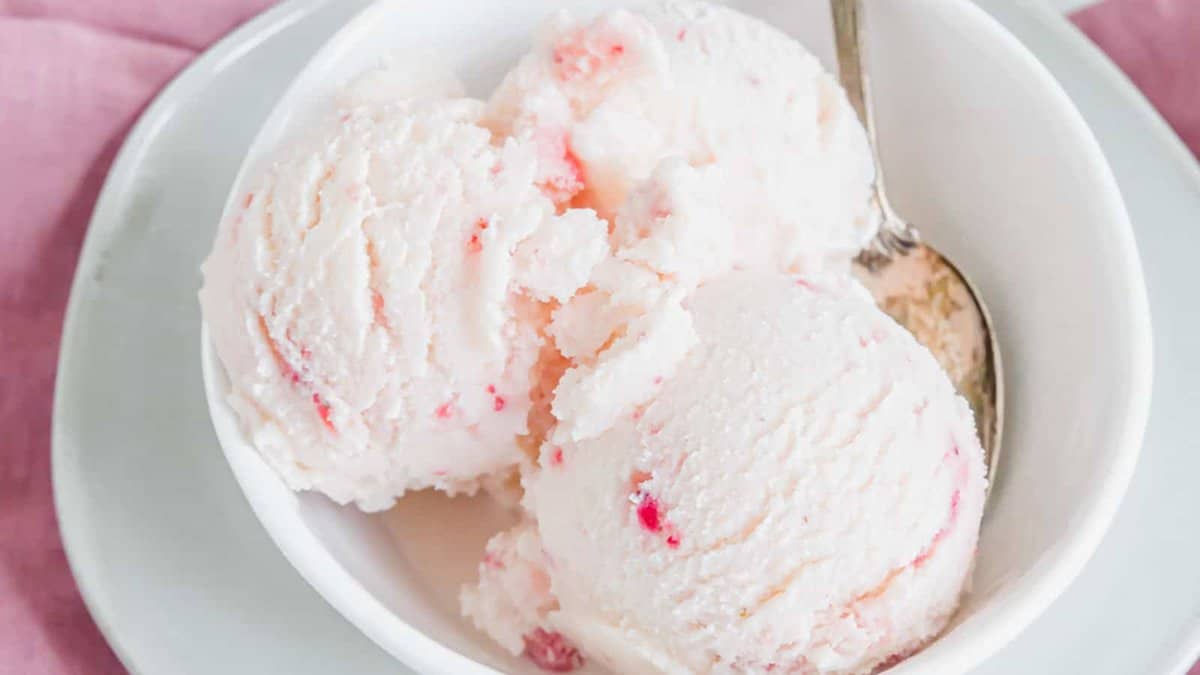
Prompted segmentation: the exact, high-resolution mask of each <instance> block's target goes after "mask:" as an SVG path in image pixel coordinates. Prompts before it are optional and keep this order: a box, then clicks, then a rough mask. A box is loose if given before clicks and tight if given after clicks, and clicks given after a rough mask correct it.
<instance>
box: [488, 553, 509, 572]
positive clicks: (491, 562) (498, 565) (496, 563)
mask: <svg viewBox="0 0 1200 675" xmlns="http://www.w3.org/2000/svg"><path fill="white" fill-rule="evenodd" d="M483 564H484V565H485V566H486V567H490V568H492V569H494V570H502V569H504V561H503V560H501V559H500V557H499V556H497V555H496V554H494V553H492V552H491V551H487V552H485V553H484V554H483Z"/></svg>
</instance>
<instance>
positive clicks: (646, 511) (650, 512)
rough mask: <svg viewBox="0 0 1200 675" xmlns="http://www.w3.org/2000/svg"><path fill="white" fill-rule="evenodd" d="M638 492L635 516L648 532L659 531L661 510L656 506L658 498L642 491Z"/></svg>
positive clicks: (660, 527) (660, 528)
mask: <svg viewBox="0 0 1200 675" xmlns="http://www.w3.org/2000/svg"><path fill="white" fill-rule="evenodd" d="M638 494H639V495H640V499H639V500H638V505H637V516H638V520H639V521H640V522H641V523H642V527H644V528H646V529H647V530H649V531H650V532H661V531H662V512H661V511H660V510H659V508H658V500H657V499H655V498H654V497H653V496H651V495H648V494H646V493H644V492H640V493H638Z"/></svg>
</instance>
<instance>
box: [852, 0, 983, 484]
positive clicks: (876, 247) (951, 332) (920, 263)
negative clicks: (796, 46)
mask: <svg viewBox="0 0 1200 675" xmlns="http://www.w3.org/2000/svg"><path fill="white" fill-rule="evenodd" d="M830 7H831V9H832V10H833V31H834V38H835V42H836V44H837V57H838V71H839V73H840V76H841V77H840V79H841V82H842V87H843V88H845V90H846V95H847V96H848V97H849V99H850V104H851V105H852V106H853V107H854V111H855V112H856V113H858V119H859V121H861V122H862V125H863V127H864V128H865V129H866V131H867V139H868V141H869V142H870V144H871V152H872V154H873V155H874V157H875V167H876V169H875V171H876V173H875V184H874V195H873V201H874V203H875V204H876V206H877V208H878V209H879V219H880V227H879V234H878V235H876V237H875V239H874V240H873V241H871V243H870V244H868V246H867V248H866V249H864V250H863V251H862V253H860V254H859V256H858V258H857V260H856V261H855V273H856V275H857V276H858V277H859V279H860V280H861V281H862V282H863V283H864V285H866V286H867V288H868V289H870V291H871V294H872V295H873V296H874V297H875V300H876V302H878V303H879V305H880V307H881V308H882V309H883V310H884V311H885V312H887V313H888V314H889V315H891V316H892V318H894V319H896V321H898V322H899V323H900V324H901V325H903V326H904V327H905V328H907V329H908V330H909V331H911V332H912V333H913V335H914V336H915V337H916V338H917V340H918V341H919V342H920V343H921V344H923V345H925V346H926V347H928V348H929V349H930V351H932V352H933V354H934V356H936V357H937V359H938V362H939V363H940V364H941V365H942V367H943V368H944V369H945V370H946V372H947V373H949V375H950V379H951V380H952V381H953V382H954V386H955V387H956V388H957V389H958V391H959V393H961V394H962V395H963V396H964V397H965V398H966V399H967V401H968V402H969V403H970V404H971V408H972V409H973V411H974V413H975V424H976V427H977V429H978V432H979V439H980V442H981V444H982V445H983V451H984V462H985V463H986V464H987V471H988V479H989V485H990V484H991V483H992V482H994V476H995V472H996V461H997V459H998V458H999V456H1000V436H1001V432H1002V430H1003V422H1004V378H1003V372H1002V371H1001V366H1000V348H999V345H997V343H996V333H995V331H994V330H993V327H992V320H991V317H990V316H989V315H988V311H987V307H986V306H985V305H984V304H983V299H982V298H981V297H980V294H979V290H978V289H977V288H975V286H973V285H972V284H971V282H970V280H969V279H967V277H966V275H964V274H963V273H962V272H960V271H959V269H958V268H957V267H955V266H954V264H953V263H951V262H950V261H949V260H947V259H946V258H945V257H944V256H943V255H942V254H941V253H938V252H937V251H936V250H934V249H933V248H932V247H931V246H928V245H926V244H924V243H922V242H921V238H920V235H919V234H918V232H917V229H916V228H915V227H913V226H912V225H911V224H909V223H907V222H905V221H904V219H903V218H901V217H900V216H899V215H897V214H896V212H895V211H894V210H893V209H892V207H891V204H889V203H888V200H887V196H886V194H885V193H884V188H883V165H882V164H881V163H880V161H879V149H878V145H877V144H876V142H875V120H874V117H873V115H872V111H871V88H870V82H869V81H868V78H867V71H866V66H865V64H864V63H863V59H862V55H863V52H864V48H863V43H862V32H861V31H860V29H859V23H860V22H859V18H860V9H861V0H830Z"/></svg>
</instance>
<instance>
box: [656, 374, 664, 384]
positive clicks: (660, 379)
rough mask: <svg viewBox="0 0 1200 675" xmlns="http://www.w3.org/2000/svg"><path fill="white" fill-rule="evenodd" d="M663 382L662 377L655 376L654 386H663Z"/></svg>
mask: <svg viewBox="0 0 1200 675" xmlns="http://www.w3.org/2000/svg"><path fill="white" fill-rule="evenodd" d="M662 382H663V379H662V375H655V376H654V384H662Z"/></svg>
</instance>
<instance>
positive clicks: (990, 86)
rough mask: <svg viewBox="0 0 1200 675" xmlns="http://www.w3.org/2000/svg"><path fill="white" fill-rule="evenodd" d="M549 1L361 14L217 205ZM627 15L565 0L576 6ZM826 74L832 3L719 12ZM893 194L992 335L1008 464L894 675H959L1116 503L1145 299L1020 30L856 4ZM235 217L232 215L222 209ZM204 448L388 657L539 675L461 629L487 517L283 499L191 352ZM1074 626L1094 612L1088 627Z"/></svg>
mask: <svg viewBox="0 0 1200 675" xmlns="http://www.w3.org/2000/svg"><path fill="white" fill-rule="evenodd" d="M556 4H558V3H556V2H554V1H553V0H506V2H503V3H494V2H484V1H477V2H470V1H468V0H441V1H440V2H399V1H395V0H391V1H384V2H380V3H379V4H376V5H374V6H372V7H370V8H369V9H367V10H366V11H365V12H363V13H362V14H361V15H359V16H358V17H357V18H356V19H354V20H353V21H351V22H350V23H349V24H348V25H347V26H346V27H345V28H344V29H343V30H342V31H340V32H339V33H338V34H336V35H335V36H334V38H333V39H332V40H330V42H329V43H328V44H327V45H326V46H325V47H324V48H323V49H322V50H321V51H320V52H319V53H318V54H317V55H316V56H315V57H314V59H313V60H312V62H311V63H310V64H309V65H308V67H307V68H306V69H305V70H304V71H303V72H302V73H301V74H300V75H299V77H298V78H297V79H296V81H295V83H294V84H293V85H292V87H291V88H290V90H289V91H288V92H287V93H286V94H285V95H284V97H283V98H282V99H281V100H280V102H279V104H278V105H277V107H276V109H275V111H274V113H273V114H272V115H271V117H270V118H269V119H268V120H267V122H266V124H265V125H264V127H263V130H262V131H261V133H260V134H259V136H258V138H257V139H256V141H255V143H254V145H253V147H252V149H251V151H250V153H249V156H248V157H247V159H246V162H245V164H244V165H243V168H242V171H241V173H240V175H239V176H238V179H237V180H236V181H235V184H234V186H233V189H232V191H231V195H239V194H241V193H242V192H243V191H244V190H245V188H246V187H247V185H246V184H247V182H248V178H252V177H253V176H255V175H256V174H257V173H258V171H259V170H260V169H261V164H262V162H263V161H264V158H269V157H270V156H271V155H272V154H273V152H274V150H275V148H276V147H277V146H278V144H279V143H280V141H281V140H282V139H286V138H288V137H289V136H290V135H292V134H293V133H295V131H296V129H298V128H300V127H302V126H303V125H305V124H306V123H307V122H308V121H309V120H311V119H312V117H313V116H314V115H316V114H318V113H319V112H320V111H321V109H322V108H323V107H324V106H326V105H328V101H329V100H330V97H331V94H332V92H333V91H334V89H335V88H336V87H337V86H339V85H340V84H341V83H343V82H345V81H346V80H348V79H349V78H351V77H352V76H353V75H355V74H357V73H359V72H361V71H362V70H363V69H364V68H366V67H368V66H370V65H373V64H374V63H376V62H378V61H379V59H380V58H381V55H383V54H385V53H387V52H391V51H394V50H395V49H396V47H397V46H400V45H403V46H404V48H405V49H411V50H417V51H420V52H424V53H426V54H430V55H432V56H433V57H434V58H442V59H445V60H446V61H448V62H449V63H451V64H453V65H454V66H455V67H456V68H457V69H458V71H459V72H460V74H461V75H462V76H463V77H464V79H465V80H466V82H467V83H468V86H469V87H470V88H471V89H472V93H474V94H476V95H486V93H487V92H488V91H489V90H490V88H491V87H492V86H493V85H494V84H495V83H496V82H498V80H499V78H500V76H501V75H502V74H503V72H504V71H505V70H506V69H507V68H508V67H509V66H511V64H512V63H514V61H515V59H516V58H517V56H518V55H519V54H520V53H521V52H522V50H523V49H525V48H526V47H527V45H528V43H529V39H530V35H531V33H532V32H533V30H534V29H535V27H536V26H537V25H538V23H539V21H540V20H541V19H542V18H543V17H545V16H546V15H547V14H549V13H550V12H551V11H552V10H553V9H554V8H555V5H556ZM614 4H625V5H628V4H632V3H630V2H622V1H621V0H575V1H574V2H573V3H572V5H573V6H574V7H575V8H576V9H577V11H579V12H580V13H585V14H586V13H590V12H594V11H597V10H599V9H601V8H603V7H605V6H609V5H614ZM733 4H734V5H735V6H736V7H738V8H739V9H742V10H743V11H746V12H748V13H751V14H757V15H759V16H762V17H763V18H765V19H767V20H768V21H770V22H771V23H773V24H775V25H776V26H778V27H780V28H782V29H783V30H785V31H787V32H789V33H792V34H793V35H795V36H797V37H798V38H800V39H801V40H802V41H803V42H804V43H805V44H806V45H808V46H809V48H810V49H812V50H813V51H814V52H816V53H817V54H818V55H819V56H821V57H822V59H823V60H824V62H825V63H826V65H827V66H830V65H831V64H832V58H831V55H832V39H831V36H830V34H829V29H828V10H827V7H826V6H827V3H826V2H825V0H796V1H794V2H787V3H774V2H770V1H769V0H754V1H752V0H745V1H743V2H736V3H733ZM870 9H871V14H870V16H869V30H868V35H869V44H870V50H871V53H872V56H871V67H872V69H873V76H874V83H875V87H876V99H877V101H876V103H877V106H878V113H879V121H880V135H881V138H882V139H883V150H882V151H883V155H884V162H885V164H886V168H887V175H888V178H889V181H890V182H889V189H890V190H891V193H892V197H893V200H894V202H895V203H896V205H897V206H898V207H899V209H900V211H901V212H902V213H904V214H906V215H907V216H908V217H909V218H910V219H911V220H912V221H914V222H915V223H918V224H919V225H920V226H921V228H922V230H923V231H924V233H925V235H926V237H927V238H928V239H930V240H932V241H933V242H934V243H935V244H936V245H937V246H938V247H939V248H941V249H942V250H944V251H945V252H946V253H948V254H949V255H950V256H951V257H952V258H953V259H954V260H955V261H956V262H958V264H959V265H960V266H961V267H963V268H964V269H966V270H969V272H970V274H971V275H972V276H973V278H974V279H975V280H976V282H977V283H978V284H979V287H980V288H981V289H982V291H983V293H984V295H985V297H986V298H987V301H988V304H989V306H990V307H991V310H992V313H993V315H994V317H995V320H996V324H997V326H998V327H999V332H1000V339H1001V343H1002V348H1003V353H1004V357H1005V365H1006V373H1005V375H1006V379H1007V383H1008V391H1007V397H1006V406H1007V410H1008V418H1007V420H1006V431H1005V433H1006V435H1005V443H1006V447H1005V450H1004V460H1003V464H1002V466H1001V471H1000V474H999V477H998V478H999V480H998V481H997V483H996V485H995V487H994V490H995V492H994V493H993V495H992V500H991V502H990V505H989V510H988V513H987V515H986V516H985V518H984V523H983V532H982V537H981V539H980V544H979V559H978V564H977V568H976V571H975V577H974V585H973V588H972V590H971V592H970V594H969V595H968V597H967V598H966V600H965V602H964V605H963V608H962V611H961V612H960V613H959V615H958V617H957V619H956V621H955V622H954V625H953V627H952V628H951V629H950V630H949V631H948V632H947V633H946V634H944V635H943V636H942V637H941V638H939V639H938V640H937V641H936V642H935V643H934V644H932V645H931V646H929V647H928V648H927V649H925V650H924V651H922V652H921V653H919V654H918V655H916V656H914V657H913V658H911V659H909V660H908V661H906V662H904V663H903V664H902V665H900V666H898V667H897V668H896V669H894V671H893V672H895V673H918V672H919V673H923V674H927V673H961V672H964V671H966V670H968V669H969V668H970V667H971V666H973V665H974V664H976V663H978V662H979V661H981V660H983V659H984V658H986V657H987V656H988V655H989V654H991V653H993V652H995V651H996V650H997V649H999V648H1000V647H1001V646H1002V645H1003V644H1005V643H1006V642H1007V641H1008V640H1010V639H1011V638H1012V637H1014V636H1015V635H1016V634H1017V632H1018V631H1020V630H1021V629H1022V628H1024V627H1025V626H1026V625H1027V624H1029V623H1030V622H1031V621H1032V620H1033V619H1034V617H1036V616H1037V615H1038V614H1039V613H1040V612H1041V611H1042V610H1043V609H1044V608H1045V607H1046V606H1047V605H1048V604H1049V603H1050V602H1051V601H1052V600H1053V599H1054V598H1055V597H1056V596H1057V595H1058V594H1059V593H1060V592H1061V591H1062V590H1063V589H1064V587H1066V585H1067V584H1068V583H1069V582H1070V581H1071V579H1072V578H1073V577H1074V576H1075V575H1076V574H1077V573H1078V571H1079V570H1080V568H1081V567H1082V566H1083V564H1084V562H1085V561H1086V560H1087V558H1088V557H1089V556H1090V554H1091V552H1092V551H1093V549H1094V548H1095V546H1096V544H1097V543H1098V541H1099V539H1100V537H1101V536H1102V534H1103V532H1104V530H1105V528H1106V527H1107V526H1108V524H1109V522H1110V520H1111V518H1112V515H1113V513H1114V511H1115V510H1116V508H1117V505H1118V503H1119V502H1120V499H1121V496H1122V494H1123V492H1124V491H1125V487H1126V484H1127V483H1128V480H1129V477H1130V475H1131V473H1132V471H1133V467H1134V464H1135V461H1136V458H1137V454H1138V450H1139V447H1140V444H1141V437H1142V431H1143V428H1144V426H1145V421H1146V414H1147V410H1148V406H1149V396H1150V386H1149V385H1150V368H1151V366H1150V325H1149V313H1148V310H1147V304H1146V299H1145V289H1144V285H1143V281H1142V276H1141V270H1140V266H1139V262H1138V257H1137V251H1136V248H1135V245H1134V240H1133V236H1132V232H1131V229H1130V225H1129V222H1128V220H1127V218H1126V215H1125V210H1124V206H1123V204H1122V202H1121V197H1120V195H1119V194H1118V191H1117V187H1116V184H1115V182H1114V181H1113V178H1112V175H1111V173H1110V171H1109V168H1108V166H1107V164H1106V163H1105V161H1104V158H1103V156H1102V155H1101V153H1100V150H1099V148H1098V147H1097V145H1096V142H1095V140H1094V139H1093V137H1092V135H1091V133H1090V132H1089V130H1088V129H1087V127H1086V126H1085V124H1084V122H1083V120H1082V118H1081V117H1080V116H1079V114H1078V113H1077V112H1076V110H1075V109H1074V108H1073V107H1072V105H1071V103H1070V102H1069V100H1068V99H1067V97H1066V95H1065V94H1064V93H1063V92H1062V90H1061V89H1059V87H1058V85H1057V84H1056V83H1055V82H1054V81H1053V79H1052V78H1051V76H1050V75H1049V74H1048V73H1047V72H1046V70H1045V69H1043V68H1042V66H1041V65H1040V64H1039V63H1038V62H1037V61H1036V60H1035V59H1034V57H1033V56H1032V55H1031V54H1030V53H1029V52H1027V51H1026V50H1025V49H1024V48H1023V47H1022V46H1021V45H1020V44H1019V43H1018V42H1017V41H1016V40H1015V39H1014V38H1013V37H1012V36H1010V35H1009V34H1008V33H1006V32H1005V31H1004V29H1003V28H1001V27H1000V26H999V25H998V24H996V23H995V22H993V21H992V20H991V19H990V18H988V17H987V16H986V15H985V14H984V13H983V12H982V11H980V10H978V9H976V8H975V7H974V6H972V5H971V4H969V3H968V2H965V1H964V0H908V1H907V2H903V3H900V2H896V3H893V2H875V3H871V4H870ZM227 211H228V208H227ZM203 359H204V375H205V383H206V388H207V394H208V401H209V406H210V408H211V411H212V418H213V423H214V425H215V427H216V431H217V435H218V437H219V439H220V442H221V444H222V446H223V447H224V450H225V454H226V456H227V458H228V460H229V464H230V466H232V467H233V470H234V473H235V474H236V475H237V478H238V481H239V482H240V483H241V485H242V488H243V489H244V490H245V493H246V496H247V498H248V499H249V501H250V504H251V505H252V506H253V508H254V511H255V513H256V514H257V515H258V517H259V518H260V519H261V521H262V523H263V525H264V526H265V527H266V528H267V530H268V532H269V533H270V534H271V536H272V537H273V538H274V540H275V542H276V543H277V544H278V545H279V547H280V549H282V550H283V553H284V554H285V555H286V556H287V558H288V559H289V560H290V561H291V562H292V564H293V565H295V567H296V568H297V569H298V570H299V571H300V573H301V574H302V575H303V576H304V577H305V579H307V580H308V581H309V583H311V584H312V586H313V587H314V588H316V589H317V591H318V592H319V593H320V594H321V595H322V596H324V597H325V598H326V600H328V601H329V602H330V604H332V605H333V606H334V607H335V608H337V609H338V610H339V611H340V612H341V613H342V614H343V615H345V617H346V618H347V619H349V620H350V621H351V622H352V623H354V624H355V625H356V626H358V627H359V628H360V629H361V630H362V631H363V632H364V633H366V634H367V635H368V636H370V637H371V638H372V639H374V640H375V641H376V642H377V643H379V645H381V646H382V647H383V648H384V649H386V650H388V651H389V652H391V653H392V654H394V655H395V656H396V657H397V658H399V659H400V660H402V661H404V662H406V663H408V664H409V665H411V666H412V667H414V668H416V669H417V670H419V671H421V672H425V673H454V674H456V675H463V674H472V673H493V672H495V671H496V670H501V671H507V672H535V671H534V669H533V668H532V667H531V666H530V665H528V664H526V663H524V662H522V661H520V660H516V659H512V658H509V657H508V656H506V655H505V654H502V653H501V652H499V651H498V650H497V649H495V648H494V647H493V646H492V645H491V644H490V643H489V642H488V641H487V640H486V639H485V638H484V637H483V636H482V635H481V634H479V633H477V632H475V631H474V630H473V629H472V628H471V627H470V626H469V624H467V623H466V622H464V621H463V620H461V619H460V618H459V614H458V610H457V602H456V593H457V587H458V585H459V584H460V583H462V582H464V581H466V580H468V579H470V578H471V577H472V576H473V574H474V569H475V564H476V561H477V560H478V558H479V555H480V551H481V549H482V545H483V542H484V540H485V539H486V537H487V536H488V535H489V534H490V532H492V531H494V530H495V529H497V528H499V527H500V526H501V525H502V523H501V522H500V520H501V519H500V517H499V516H497V515H496V514H494V513H492V512H491V511H489V510H488V509H487V508H486V507H485V505H483V504H481V503H479V502H475V501H471V500H454V501H451V500H448V499H443V498H440V497H438V496H436V495H427V494H419V495H415V496H413V497H410V498H406V499H405V500H403V501H402V502H401V504H400V505H398V506H397V507H396V508H395V509H393V510H392V511H390V512H388V513H387V514H379V515H366V514H363V513H360V512H358V511H356V510H355V509H353V508H350V507H337V506H335V505H333V504H332V503H330V502H328V501H327V500H325V499H324V498H322V497H320V496H318V495H311V494H306V495H297V494H294V493H292V492H290V491H289V490H288V489H287V488H286V487H285V486H284V485H283V484H282V483H281V482H280V481H279V480H278V479H277V478H276V476H275V475H274V474H273V473H272V472H271V471H270V469H268V468H267V466H266V465H265V464H264V463H263V462H262V461H261V460H260V459H259V456H258V455H257V453H256V452H255V450H254V449H253V448H252V447H251V446H250V445H249V443H248V442H247V439H246V438H245V436H244V435H243V434H242V432H241V430H240V428H239V425H238V423H237V420H236V419H235V417H234V416H233V414H232V411H231V410H230V409H229V407H228V406H227V405H226V402H225V397H224V393H223V392H224V391H225V390H226V387H227V380H226V379H225V375H224V373H223V371H222V369H221V366H220V363H219V361H218V360H217V359H216V358H215V356H214V353H213V351H212V348H211V344H210V343H209V341H208V338H207V336H205V339H204V355H203ZM1082 619H1086V617H1081V620H1082Z"/></svg>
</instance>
